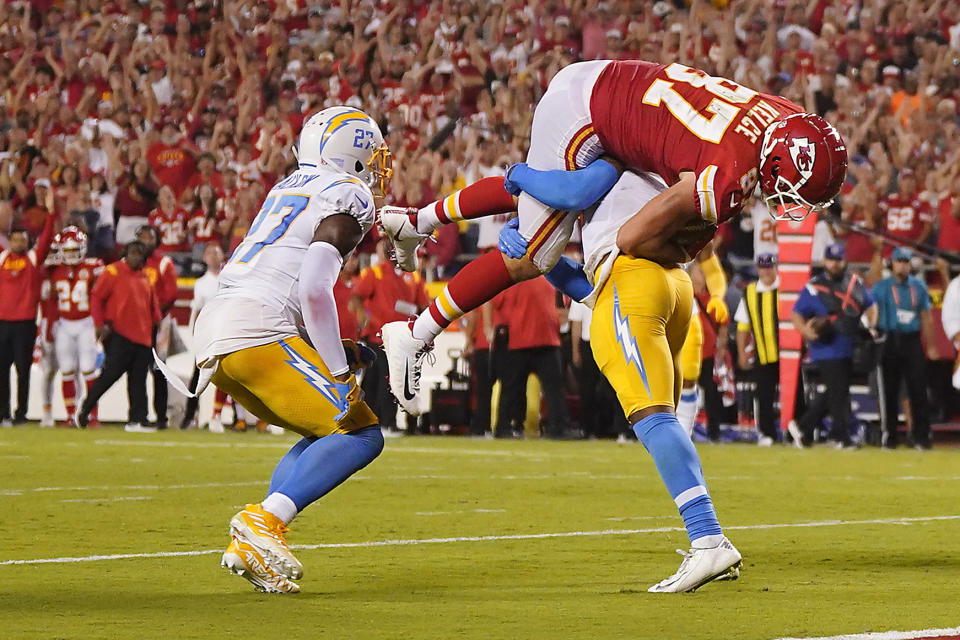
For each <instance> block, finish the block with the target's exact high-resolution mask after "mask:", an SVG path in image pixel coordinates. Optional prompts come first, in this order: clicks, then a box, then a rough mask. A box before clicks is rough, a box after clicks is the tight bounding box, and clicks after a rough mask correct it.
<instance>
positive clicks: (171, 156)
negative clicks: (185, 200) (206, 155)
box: [147, 142, 197, 198]
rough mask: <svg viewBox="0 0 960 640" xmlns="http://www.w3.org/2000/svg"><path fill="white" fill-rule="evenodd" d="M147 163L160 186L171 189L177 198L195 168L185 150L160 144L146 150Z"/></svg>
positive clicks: (193, 162)
mask: <svg viewBox="0 0 960 640" xmlns="http://www.w3.org/2000/svg"><path fill="white" fill-rule="evenodd" d="M147 162H149V163H150V168H152V169H153V173H154V174H155V175H156V176H157V180H159V181H160V184H163V185H167V186H168V187H170V188H171V189H173V192H174V194H176V196H177V197H178V198H179V197H180V194H181V193H182V192H183V189H184V187H186V185H187V181H188V180H189V179H190V176H191V175H193V172H194V170H195V169H196V166H197V164H196V162H195V161H194V159H193V156H192V155H190V153H189V152H188V151H187V150H186V149H183V148H182V147H180V146H178V145H174V146H172V147H168V146H167V145H165V144H163V143H162V142H156V143H154V144H152V145H151V146H150V148H149V149H147Z"/></svg>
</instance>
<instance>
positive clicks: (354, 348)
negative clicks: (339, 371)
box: [340, 338, 377, 373]
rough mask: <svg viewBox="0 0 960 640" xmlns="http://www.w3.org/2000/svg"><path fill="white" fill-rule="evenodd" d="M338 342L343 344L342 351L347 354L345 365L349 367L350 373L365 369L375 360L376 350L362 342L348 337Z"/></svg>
mask: <svg viewBox="0 0 960 640" xmlns="http://www.w3.org/2000/svg"><path fill="white" fill-rule="evenodd" d="M340 342H341V343H342V344H343V352H344V354H346V356H347V366H348V367H350V373H356V372H357V371H360V370H361V369H366V368H367V367H369V366H370V365H372V364H373V363H374V362H376V360H377V354H376V352H375V351H374V350H373V349H371V348H370V347H368V346H367V345H365V344H363V343H362V342H354V341H353V340H350V339H349V338H347V339H344V340H341V341H340Z"/></svg>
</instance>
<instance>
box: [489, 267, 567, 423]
mask: <svg viewBox="0 0 960 640" xmlns="http://www.w3.org/2000/svg"><path fill="white" fill-rule="evenodd" d="M491 304H493V309H494V323H495V325H497V326H498V328H499V327H505V329H506V333H507V338H508V340H507V349H506V351H505V352H504V353H503V354H501V355H500V357H502V358H503V362H502V365H501V376H500V380H501V385H500V407H499V410H498V414H497V428H496V430H495V431H494V436H495V437H497V438H510V437H514V434H519V433H521V432H522V430H523V423H522V416H521V415H517V413H516V408H517V407H523V406H525V405H526V403H525V402H524V394H525V393H526V389H527V377H528V376H529V375H530V374H531V373H534V374H536V376H537V378H539V379H540V390H541V393H543V395H544V397H545V398H546V401H547V412H548V413H547V420H546V421H545V423H546V424H545V425H543V427H542V433H543V437H545V438H552V439H558V440H560V439H570V438H577V437H581V434H580V433H579V432H576V431H573V430H572V429H570V420H569V417H568V414H567V401H566V397H565V392H564V389H565V385H564V381H563V365H562V362H561V359H560V319H559V317H558V314H557V306H556V290H555V289H554V288H553V287H552V286H551V285H550V283H549V282H547V281H546V279H545V278H535V279H533V280H527V281H526V282H520V283H518V284H516V285H514V286H512V287H510V288H509V289H507V290H506V291H504V292H502V293H500V294H499V295H498V296H497V297H496V298H494V299H493V301H492V303H491Z"/></svg>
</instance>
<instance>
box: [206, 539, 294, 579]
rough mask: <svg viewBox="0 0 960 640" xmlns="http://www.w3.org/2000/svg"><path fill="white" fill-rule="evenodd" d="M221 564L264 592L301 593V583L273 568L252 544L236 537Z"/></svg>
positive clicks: (225, 552) (224, 553)
mask: <svg viewBox="0 0 960 640" xmlns="http://www.w3.org/2000/svg"><path fill="white" fill-rule="evenodd" d="M220 566H221V567H224V568H226V569H227V570H228V571H230V572H231V573H234V574H236V575H238V576H240V577H242V578H244V579H246V580H247V581H248V582H250V584H252V585H253V588H254V589H256V590H257V591H263V592H264V593H300V585H298V584H297V583H295V582H291V581H290V580H287V579H286V578H285V577H283V576H282V575H280V574H279V573H277V572H276V571H274V570H273V569H271V568H270V567H269V566H268V565H267V563H266V562H265V561H264V559H263V556H262V555H260V552H258V551H257V550H256V549H255V548H253V547H252V546H251V545H249V544H247V543H246V542H243V541H242V540H239V539H238V538H236V537H234V538H233V539H232V540H230V546H228V547H227V550H226V551H224V552H223V558H222V559H221V560H220Z"/></svg>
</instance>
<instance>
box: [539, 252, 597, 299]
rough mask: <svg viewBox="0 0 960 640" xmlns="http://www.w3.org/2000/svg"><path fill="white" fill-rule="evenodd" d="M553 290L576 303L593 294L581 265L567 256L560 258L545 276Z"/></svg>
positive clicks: (591, 285)
mask: <svg viewBox="0 0 960 640" xmlns="http://www.w3.org/2000/svg"><path fill="white" fill-rule="evenodd" d="M546 277H547V281H548V282H549V283H550V284H552V285H553V288H554V289H556V290H558V291H560V292H561V293H564V294H566V295H568V296H570V297H571V298H573V299H574V300H576V301H577V302H583V301H584V299H586V298H587V296H589V295H590V294H591V293H592V292H593V284H591V283H590V279H589V278H587V274H586V273H584V271H583V265H582V264H580V263H579V262H577V261H576V260H572V259H571V258H568V257H567V256H560V260H559V262H557V264H556V265H555V266H554V267H553V269H551V270H550V272H549V273H547V274H546Z"/></svg>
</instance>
